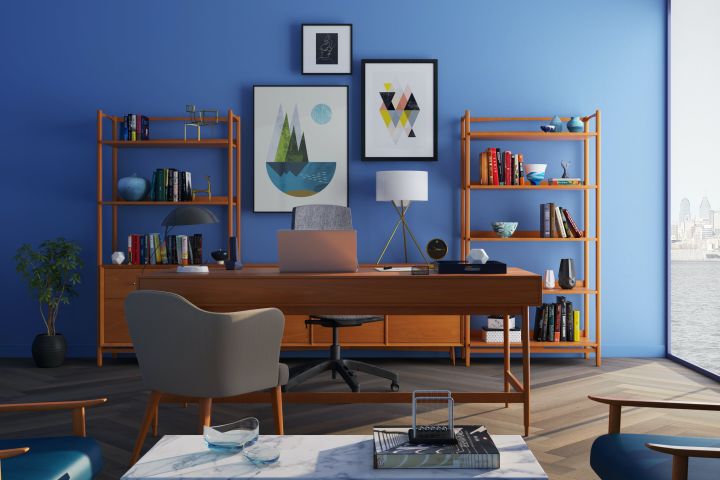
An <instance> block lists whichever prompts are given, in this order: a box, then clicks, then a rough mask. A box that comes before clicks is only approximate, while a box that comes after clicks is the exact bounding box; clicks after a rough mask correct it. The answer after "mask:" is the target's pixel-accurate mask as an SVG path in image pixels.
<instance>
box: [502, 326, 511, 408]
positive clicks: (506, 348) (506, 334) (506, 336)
mask: <svg viewBox="0 0 720 480" xmlns="http://www.w3.org/2000/svg"><path fill="white" fill-rule="evenodd" d="M509 324H510V315H505V317H503V357H504V359H505V368H504V370H503V379H504V381H505V382H504V383H505V393H509V392H510V380H508V375H509V373H510V325H509ZM509 406H510V404H509V403H508V402H505V408H508V407H509Z"/></svg>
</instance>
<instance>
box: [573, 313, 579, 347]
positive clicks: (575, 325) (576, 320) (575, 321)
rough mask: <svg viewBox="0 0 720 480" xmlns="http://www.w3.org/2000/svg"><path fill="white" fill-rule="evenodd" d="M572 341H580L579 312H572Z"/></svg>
mask: <svg viewBox="0 0 720 480" xmlns="http://www.w3.org/2000/svg"><path fill="white" fill-rule="evenodd" d="M573 317H574V318H573V339H574V340H575V341H576V342H579V341H580V310H575V311H573Z"/></svg>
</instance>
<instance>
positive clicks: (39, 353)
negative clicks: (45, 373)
mask: <svg viewBox="0 0 720 480" xmlns="http://www.w3.org/2000/svg"><path fill="white" fill-rule="evenodd" d="M66 351H67V343H66V342H65V337H63V336H62V334H60V333H57V334H55V335H47V334H42V335H38V336H36V337H35V340H33V343H32V356H33V360H35V365H37V366H38V367H41V368H52V367H59V366H60V365H62V364H63V362H64V361H65V352H66Z"/></svg>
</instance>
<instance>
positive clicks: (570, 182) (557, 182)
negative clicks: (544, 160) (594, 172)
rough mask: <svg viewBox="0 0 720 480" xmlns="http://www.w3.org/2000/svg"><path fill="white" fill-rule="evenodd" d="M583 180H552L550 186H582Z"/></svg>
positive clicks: (549, 182)
mask: <svg viewBox="0 0 720 480" xmlns="http://www.w3.org/2000/svg"><path fill="white" fill-rule="evenodd" d="M582 184H583V180H582V178H550V179H548V185H582Z"/></svg>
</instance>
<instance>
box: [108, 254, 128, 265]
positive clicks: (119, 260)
mask: <svg viewBox="0 0 720 480" xmlns="http://www.w3.org/2000/svg"><path fill="white" fill-rule="evenodd" d="M110 258H112V263H113V265H122V264H123V263H125V253H123V252H120V251H117V252H113V254H112V256H111V257H110Z"/></svg>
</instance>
